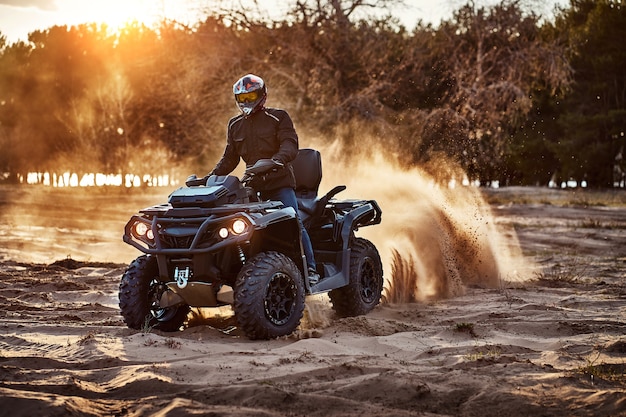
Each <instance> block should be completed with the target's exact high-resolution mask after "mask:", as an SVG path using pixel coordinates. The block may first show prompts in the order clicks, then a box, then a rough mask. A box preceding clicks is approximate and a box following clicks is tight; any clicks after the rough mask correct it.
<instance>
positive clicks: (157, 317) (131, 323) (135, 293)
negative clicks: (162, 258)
mask: <svg viewBox="0 0 626 417" xmlns="http://www.w3.org/2000/svg"><path fill="white" fill-rule="evenodd" d="M158 276H159V268H158V265H157V260H156V258H155V257H152V256H149V255H143V256H140V257H138V258H137V259H135V260H134V261H132V262H131V263H130V265H129V266H128V269H126V272H124V275H123V276H122V281H121V282H120V292H119V298H120V304H119V305H120V310H121V313H122V317H123V318H124V322H125V323H126V325H127V326H128V327H130V328H131V329H136V330H142V329H144V330H149V329H151V328H155V329H158V330H163V331H166V332H175V331H177V330H179V329H180V326H182V325H183V323H184V322H185V319H186V318H187V314H188V313H189V309H190V308H189V306H188V305H179V306H175V307H169V308H160V307H159V300H160V299H161V295H162V294H163V292H164V291H170V290H169V289H167V287H166V286H165V285H164V284H163V283H162V282H160V281H159V280H157V278H158Z"/></svg>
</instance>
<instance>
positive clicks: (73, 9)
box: [57, 0, 166, 30]
mask: <svg viewBox="0 0 626 417" xmlns="http://www.w3.org/2000/svg"><path fill="white" fill-rule="evenodd" d="M57 5H58V7H59V10H60V11H61V12H62V13H63V15H64V18H65V19H67V21H68V23H70V24H82V23H98V24H106V25H107V26H108V27H109V28H111V29H113V30H119V29H121V28H122V27H124V26H125V25H126V24H127V23H128V22H131V21H137V22H139V23H143V24H145V25H146V26H149V27H151V26H154V25H155V24H156V23H158V22H159V21H161V20H163V19H164V18H166V16H165V9H164V6H163V5H164V3H163V2H160V1H156V0H92V1H84V0H58V1H57Z"/></svg>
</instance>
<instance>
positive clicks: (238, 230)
mask: <svg viewBox="0 0 626 417" xmlns="http://www.w3.org/2000/svg"><path fill="white" fill-rule="evenodd" d="M247 229H248V223H247V222H246V221H245V220H244V219H241V218H238V219H235V220H233V222H232V223H230V224H229V225H228V227H222V228H221V229H219V230H218V231H217V234H218V235H219V237H221V238H222V239H226V238H227V237H228V235H230V234H231V233H232V234H233V235H236V236H237V235H241V234H243V233H244V232H245V231H246V230H247Z"/></svg>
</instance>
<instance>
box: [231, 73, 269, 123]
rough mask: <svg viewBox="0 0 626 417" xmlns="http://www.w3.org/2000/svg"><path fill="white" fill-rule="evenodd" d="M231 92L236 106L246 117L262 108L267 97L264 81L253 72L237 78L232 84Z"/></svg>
mask: <svg viewBox="0 0 626 417" xmlns="http://www.w3.org/2000/svg"><path fill="white" fill-rule="evenodd" d="M233 93H234V94H235V102H236V103H237V107H239V110H241V112H242V113H243V114H244V116H246V117H247V116H250V115H251V114H252V113H254V112H256V111H257V110H259V109H261V108H263V105H264V104H265V100H266V99H267V88H266V87H265V81H263V78H261V77H259V76H257V75H254V74H247V75H244V76H243V77H241V78H240V79H239V80H237V82H236V83H235V84H233Z"/></svg>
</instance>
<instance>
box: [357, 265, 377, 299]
mask: <svg viewBox="0 0 626 417" xmlns="http://www.w3.org/2000/svg"><path fill="white" fill-rule="evenodd" d="M379 285H380V283H379V282H378V277H377V274H376V267H375V265H374V261H373V259H372V258H369V257H367V258H365V259H363V264H362V265H361V297H362V298H363V301H365V302H366V303H372V302H375V301H376V300H375V297H376V294H377V293H378V286H379Z"/></svg>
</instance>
